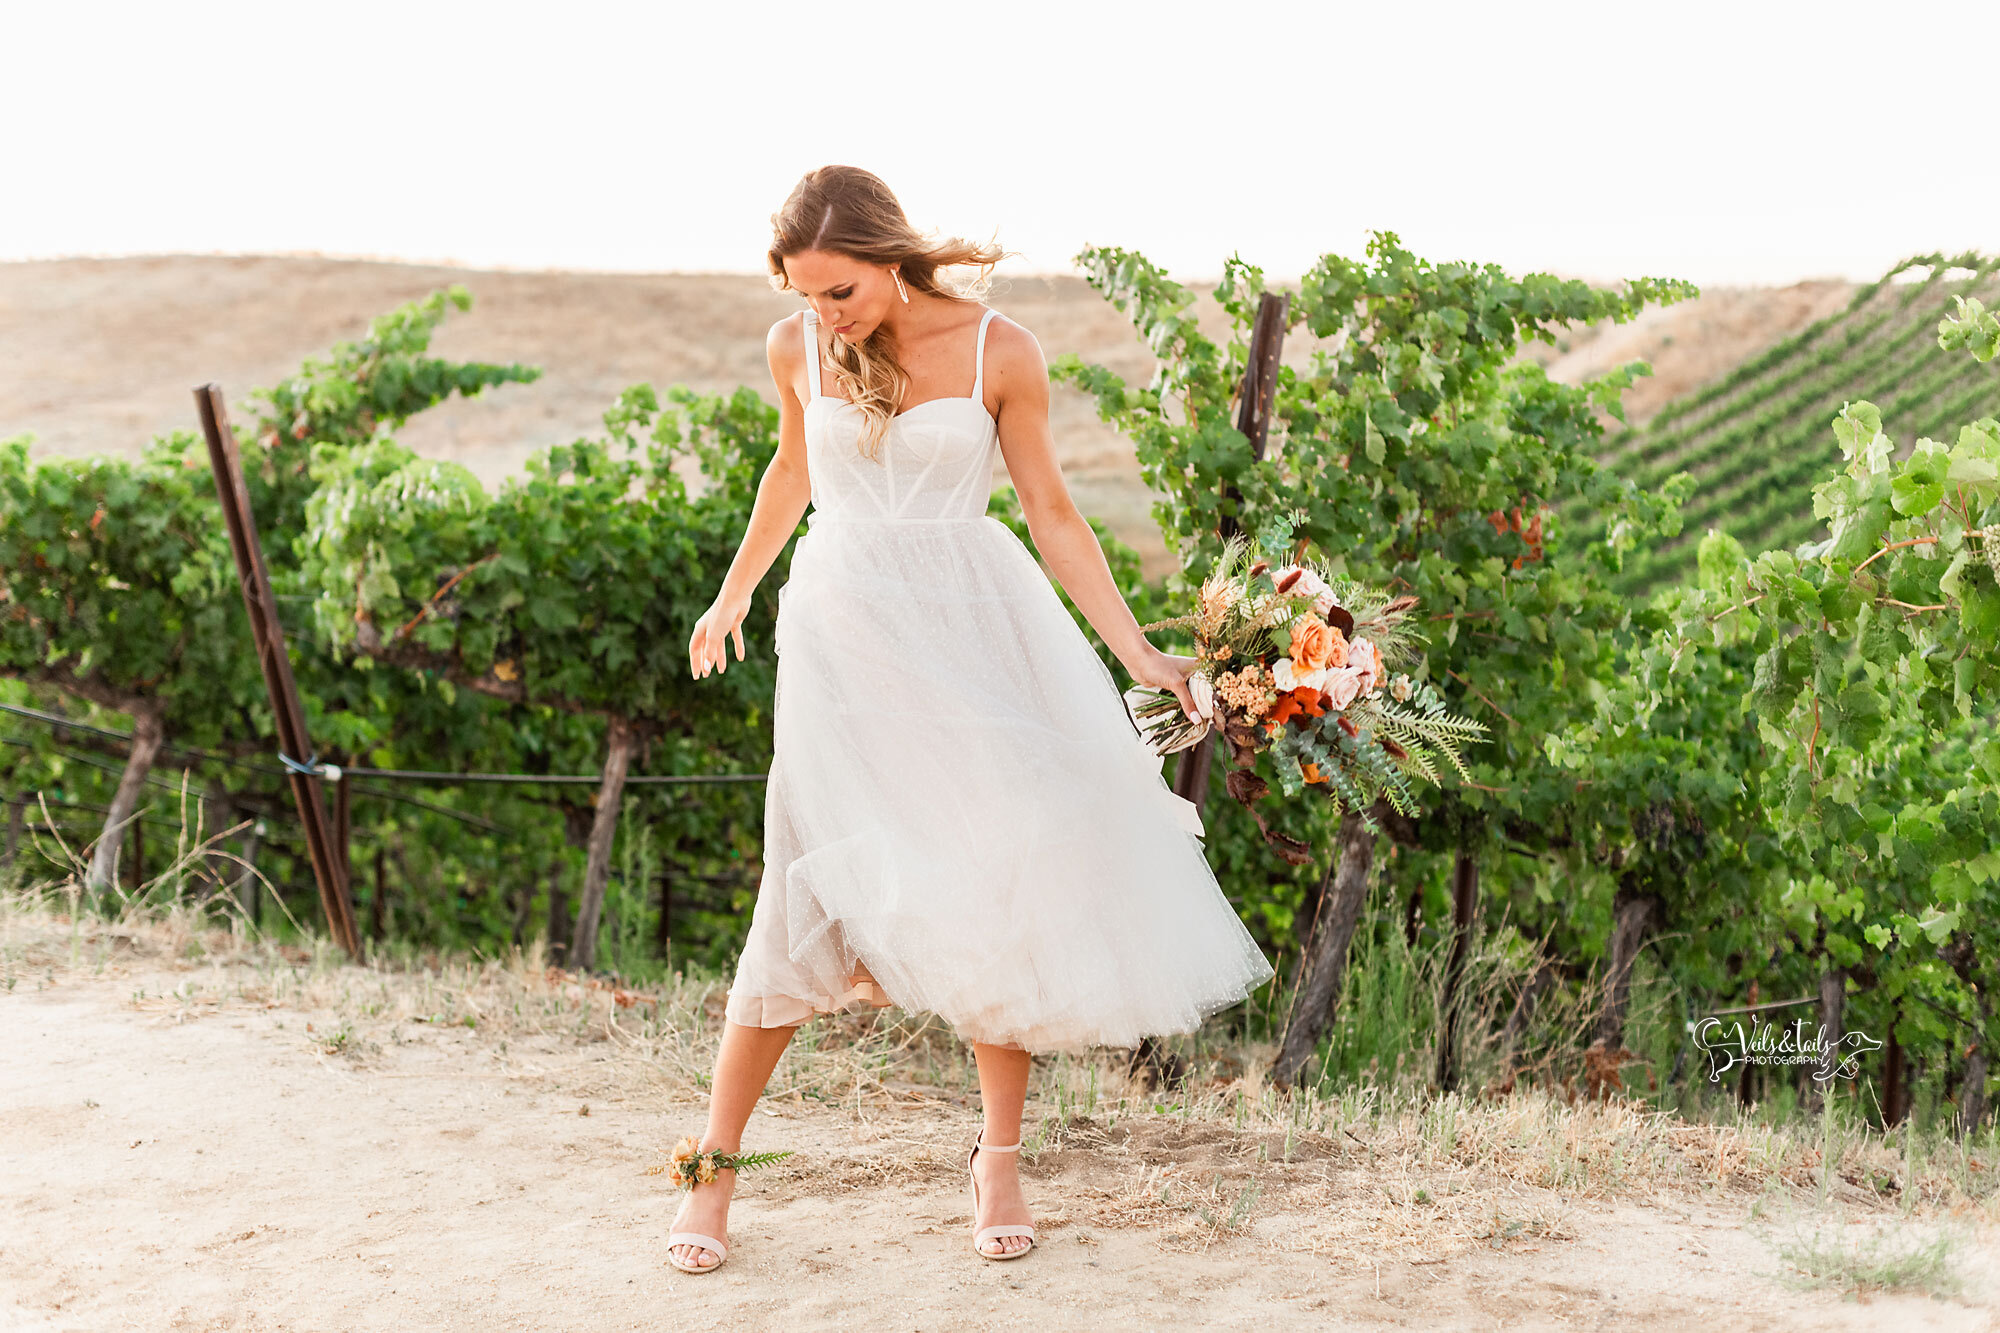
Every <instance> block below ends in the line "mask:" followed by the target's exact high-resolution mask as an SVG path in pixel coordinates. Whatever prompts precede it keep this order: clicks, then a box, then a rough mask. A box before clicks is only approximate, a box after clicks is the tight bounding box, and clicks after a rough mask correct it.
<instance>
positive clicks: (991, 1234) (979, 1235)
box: [972, 1226, 1035, 1245]
mask: <svg viewBox="0 0 2000 1333" xmlns="http://www.w3.org/2000/svg"><path fill="white" fill-rule="evenodd" d="M1002 1236H1026V1237H1027V1238H1028V1239H1029V1240H1033V1239H1034V1238H1035V1229H1034V1228H1033V1227H1024V1226H1002V1227H981V1228H979V1230H978V1231H976V1232H974V1233H973V1236H972V1243H973V1244H974V1245H981V1244H984V1243H985V1242H987V1241H989V1240H997V1239H999V1238H1000V1237H1002Z"/></svg>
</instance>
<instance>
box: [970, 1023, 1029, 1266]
mask: <svg viewBox="0 0 2000 1333" xmlns="http://www.w3.org/2000/svg"><path fill="white" fill-rule="evenodd" d="M972 1058H973V1060H974V1061H975V1062H976V1063H977V1064H978V1066H979V1100H980V1103H981V1104H982V1105H983V1106H984V1107H985V1109H986V1125H985V1128H984V1130H983V1131H982V1132H981V1135H980V1137H981V1139H982V1140H983V1141H984V1142H986V1143H1002V1144H1005V1143H1019V1142H1020V1141H1021V1104H1022V1103H1023V1102H1024V1101H1026V1100H1027V1096H1028V1070H1029V1067H1030V1065H1031V1064H1032V1060H1031V1059H1030V1057H1029V1055H1028V1053H1027V1052H1026V1051H1017V1050H1012V1049H1010V1048H1008V1047H1005V1046H988V1045H985V1044H984V1043H981V1042H974V1043H973V1046H972ZM1020 1160H1021V1157H1020V1154H1019V1153H1011V1152H1005V1153H1003V1152H983V1153H979V1154H978V1155H976V1156H975V1157H974V1158H973V1159H972V1173H973V1175H974V1177H976V1178H977V1179H978V1181H979V1215H978V1216H977V1217H974V1218H973V1219H972V1229H973V1230H974V1231H977V1230H979V1229H980V1228H981V1227H997V1226H1030V1225H1032V1224H1033V1223H1034V1220H1035V1218H1034V1215H1033V1214H1032V1213H1030V1212H1029V1211H1028V1200H1027V1198H1026V1197H1025V1196H1024V1195H1023V1194H1022V1193H1021V1176H1020V1172H1019V1170H1018V1167H1017V1164H1018V1163H1019V1162H1020ZM1027 1245H1028V1238H1027V1237H1026V1236H996V1237H994V1238H993V1239H991V1240H988V1241H987V1242H986V1243H985V1247H984V1248H985V1250H986V1252H987V1253H988V1254H1006V1253H1008V1252H1010V1251H1013V1250H1020V1249H1025V1248H1027Z"/></svg>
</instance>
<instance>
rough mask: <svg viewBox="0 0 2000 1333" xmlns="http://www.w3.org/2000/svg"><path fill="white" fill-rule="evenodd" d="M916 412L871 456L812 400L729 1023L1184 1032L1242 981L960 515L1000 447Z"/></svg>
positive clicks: (1235, 925) (1153, 806)
mask: <svg viewBox="0 0 2000 1333" xmlns="http://www.w3.org/2000/svg"><path fill="white" fill-rule="evenodd" d="M993 314H994V312H993V311H991V310H988V311H987V312H986V313H985V315H984V316H983V317H982V318H981V320H980V323H979V333H978V338H977V342H976V346H975V348H974V351H973V358H972V360H973V385H972V393H971V394H970V395H968V396H966V397H963V398H937V399H932V400H929V401H927V402H922V403H918V404H917V405H916V406H914V407H912V408H909V409H908V410H906V411H905V412H903V413H902V414H901V415H900V416H898V417H897V418H895V420H894V421H893V422H892V423H891V427H890V431H889V434H888V435H887V437H886V438H885V439H884V440H883V441H882V442H881V445H880V457H879V460H870V459H868V458H866V457H864V456H863V455H862V454H861V453H860V451H859V449H858V447H857V444H856V441H857V438H858V436H859V431H860V426H861V413H860V411H859V409H857V408H855V407H854V406H853V405H852V404H851V403H849V402H847V401H846V400H845V399H842V398H837V397H831V396H828V395H825V394H823V393H821V391H820V345H819V339H818V331H817V329H816V328H815V327H814V319H813V316H812V313H811V312H810V311H808V312H807V314H806V321H805V340H806V364H807V366H808V371H807V378H808V383H809V385H810V387H811V391H812V392H811V397H810V399H809V400H808V402H807V403H806V408H805V432H806V451H807V463H808V469H809V472H810V475H811V479H812V502H813V509H812V512H811V513H810V515H809V516H808V518H807V525H808V530H807V531H806V533H805V534H804V535H802V536H801V537H800V538H799V541H798V543H797V545H796V547H795V548H794V555H793V557H792V564H791V572H790V576H789V578H788V579H787V581H786V582H785V583H784V585H783V586H782V587H781V588H780V589H779V594H778V607H779V610H778V618H777V628H776V648H777V653H778V667H777V692H776V700H775V710H774V711H775V716H774V720H773V741H774V747H775V748H774V753H773V757H772V762H771V766H770V776H769V780H768V784H767V787H766V795H765V810H764V869H763V877H762V880H761V883H760V885H759V889H758V894H757V902H756V907H755V911H754V913H753V915H752V918H751V923H750V933H749V938H748V940H747V941H746V943H745V945H744V948H743V953H742V955H741V958H740V959H739V961H738V964H737V969H736V976H735V981H734V984H733V985H732V986H731V987H730V991H729V1000H728V1005H727V1009H726V1013H727V1015H728V1017H729V1018H730V1019H731V1020H733V1021H735V1022H737V1023H743V1024H748V1025H751V1026H758V1027H780V1026H788V1025H791V1024H796V1023H800V1022H803V1021H805V1020H807V1019H809V1018H811V1017H813V1016H814V1015H815V1014H819V1013H827V1012H832V1011H834V1010H837V1009H845V1008H860V1007H863V1006H866V1005H895V1006H896V1007H898V1008H901V1009H904V1010H908V1011H911V1012H920V1011H926V1010H928V1011H930V1012H933V1013H935V1014H937V1015H938V1016H939V1017H940V1018H942V1019H943V1020H944V1021H945V1022H947V1023H949V1024H950V1025H951V1026H952V1028H954V1029H955V1030H956V1031H957V1033H958V1034H959V1035H960V1036H962V1037H963V1038H965V1039H967V1040H971V1041H979V1042H986V1043H990V1044H993V1045H997V1046H1007V1047H1013V1048H1017V1049H1025V1050H1030V1051H1043V1050H1069V1051H1082V1050H1085V1049H1087V1048H1089V1047H1091V1046H1097V1045H1104V1046H1130V1045H1133V1044H1135V1043H1137V1042H1138V1041H1139V1039H1140V1038H1142V1037H1145V1036H1148V1035H1163V1034H1167V1033H1174V1032H1186V1031H1191V1030H1192V1029H1194V1028H1195V1027H1196V1026H1198V1025H1199V1024H1200V1023H1201V1021H1202V1020H1203V1019H1204V1018H1205V1017H1207V1016H1208V1015H1210V1014H1212V1013H1214V1012H1216V1011H1217V1010H1219V1009H1222V1008H1224V1007H1226V1006H1228V1005H1231V1004H1234V1003H1236V1002H1237V1001H1239V1000H1241V999H1243V998H1244V997H1245V996H1246V995H1247V994H1248V993H1249V992H1250V991H1251V990H1252V989H1254V988H1255V987H1256V986H1258V985H1259V984H1260V983H1262V982H1263V981H1265V980H1266V979H1268V978H1269V977H1270V976H1271V974H1272V972H1271V967H1270V964H1269V963H1268V962H1267V961H1266V960H1265V958H1264V956H1263V954H1262V953H1261V952H1260V951H1259V950H1258V948H1257V945H1256V943H1255V941H1253V940H1252V939H1251V937H1250V933H1249V932H1248V931H1247V930H1245V929H1244V927H1243V923H1242V922H1241V921H1240V920H1239V919H1238V918H1237V915H1236V913H1235V911H1234V910H1233V909H1232V908H1231V907H1230V905H1229V902H1228V901H1227V900H1226V899H1225V898H1224V897H1223V894H1222V890H1221V886H1220V885H1218V884H1217V883H1216V879H1215V875H1214V873H1213V872H1212V871H1211V870H1210V869H1209V865H1208V861H1207V859H1206V857H1205V856H1204V854H1203V851H1202V845H1201V842H1200V840H1199V837H1200V834H1201V832H1202V826H1201V819H1200V815H1199V813H1198V812H1197V811H1196V809H1195V808H1194V806H1193V805H1192V804H1191V803H1189V802H1188V801H1186V800H1183V799H1182V798H1181V797H1179V796H1178V795H1176V794H1175V793H1174V791H1173V789H1172V788H1171V787H1169V786H1168V785H1167V782H1166V780H1165V779H1164V778H1163V777H1162V775H1161V772H1160V761H1159V759H1158V758H1157V757H1156V756H1154V755H1153V754H1152V753H1151V752H1150V750H1149V749H1148V748H1147V747H1146V745H1145V743H1144V742H1143V741H1142V740H1141V739H1140V737H1139V734H1138V732H1137V731H1136V729H1135V728H1134V727H1133V725H1132V721H1131V719H1130V718H1129V717H1128V716H1127V714H1126V711H1125V705H1124V701H1123V699H1122V698H1121V697H1120V695H1119V692H1118V687H1117V684H1116V682H1115V681H1114V680H1113V679H1112V676H1111V672H1110V671H1109V670H1108V669H1107V668H1106V667H1105V665H1104V663H1103V662H1102V661H1101V660H1100V659H1099V658H1098V656H1097V654H1096V652H1095V651H1094V650H1092V648H1091V646H1090V644H1089V641H1088V640H1086V639H1085V638H1084V636H1083V633H1082V631H1081V630H1079V629H1078V627H1077V625H1076V622H1075V621H1073V620H1072V619H1071V618H1070V615H1069V613H1068V612H1067V611H1066V610H1065V609H1064V608H1063V604H1062V602H1061V600H1060V599H1059V598H1058V596H1057V594H1056V590H1055V588H1054V586H1053V585H1051V583H1050V582H1049V580H1048V577H1047V576H1046V575H1045V574H1044V573H1043V572H1042V569H1041V567H1040V566H1039V565H1038V564H1037V563H1036V562H1035V559H1034V557H1033V556H1032V555H1031V554H1030V553H1029V552H1028V549H1027V548H1026V547H1025V546H1023V545H1022V544H1021V542H1020V540H1019V539H1018V538H1017V537H1015V535H1014V534H1013V532H1012V531H1010V530H1009V529H1008V528H1007V526H1006V525H1005V524H1003V523H1001V522H1000V521H999V520H998V519H995V518H991V517H988V516H987V515H986V504H987V497H988V493H989V491H990V489H991V477H992V469H993V462H994V458H995V456H996V454H997V453H998V450H999V431H998V428H997V426H996V425H995V423H994V420H993V417H992V416H991V415H990V414H989V413H988V411H987V408H986V403H985V397H984V390H985V353H986V327H987V324H988V323H990V322H991V320H992V318H993Z"/></svg>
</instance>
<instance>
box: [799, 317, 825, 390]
mask: <svg viewBox="0 0 2000 1333" xmlns="http://www.w3.org/2000/svg"><path fill="white" fill-rule="evenodd" d="M816 323H818V317H817V316H815V315H814V314H813V312H812V311H810V310H808V311H806V317H805V319H804V320H803V321H802V322H801V323H800V327H801V328H803V329H804V330H805V332H806V387H807V394H806V401H807V402H809V403H810V402H811V401H812V400H813V399H815V398H818V397H820V396H821V394H820V391H819V334H817V333H816V332H814V331H813V325H814V324H816Z"/></svg>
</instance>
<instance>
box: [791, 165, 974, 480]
mask: <svg viewBox="0 0 2000 1333" xmlns="http://www.w3.org/2000/svg"><path fill="white" fill-rule="evenodd" d="M808 250H825V251H828V252H830V253H833V254H841V255H846V256H847V257H848V258H850V259H854V260H858V261H859V262H861V263H864V264H878V265H889V264H896V265H898V266H899V267H898V269H897V272H898V273H899V274H900V275H901V277H902V279H903V285H904V286H905V287H908V288H910V289H912V290H914V291H920V292H928V293H930V294H931V295H933V296H939V297H943V298H944V299H945V300H947V301H964V302H977V301H979V300H980V299H981V298H983V297H984V296H985V294H986V292H987V291H988V290H989V289H990V288H991V286H992V272H993V266H994V265H995V264H997V263H999V262H1000V260H1001V259H1002V258H1003V257H1005V256H1006V255H1007V254H1009V253H1012V252H1010V251H1007V250H1003V249H1001V248H1000V246H999V244H998V243H997V242H990V241H989V242H982V241H968V240H965V239H963V238H961V237H957V236H947V237H941V238H938V237H926V236H925V235H924V234H923V233H920V232H919V231H917V229H916V228H915V227H913V226H911V225H910V220H909V218H908V217H906V216H905V215H904V213H903V206H902V205H901V204H900V203H898V202H897V201H896V196H895V195H894V194H893V193H892V192H891V191H890V189H889V187H888V186H887V185H885V184H883V182H882V178H881V177H879V176H877V175H876V174H875V173H874V172H872V171H864V170H862V169H861V168H860V167H842V166H829V167H818V168H815V169H814V170H812V171H808V172H807V173H806V174H805V175H804V176H803V177H801V178H800V180H799V183H798V184H797V185H796V186H794V187H793V188H792V193H791V196H790V197H789V198H787V199H786V200H785V205H784V207H783V208H780V209H779V210H778V211H777V212H775V213H773V214H772V215H771V250H770V264H771V274H772V278H771V286H772V287H773V288H774V289H776V290H778V291H781V292H782V291H790V290H792V284H791V280H790V279H789V278H787V277H786V275H785V265H784V260H785V258H786V256H788V255H796V254H803V253H804V252H806V251H808ZM960 265H970V266H976V267H977V269H978V272H977V273H975V274H972V275H971V276H968V277H947V276H945V275H943V274H941V273H940V270H942V269H947V268H952V267H955V266H960ZM828 335H829V337H828V341H829V342H830V344H831V360H832V364H833V378H834V381H835V382H836V383H837V384H839V385H840V388H841V391H842V392H843V393H845V394H846V396H847V399H848V401H850V402H852V403H853V404H854V405H855V406H856V407H857V408H859V409H860V411H861V414H862V417H863V422H862V429H861V438H860V447H861V452H862V454H863V455H864V456H866V457H868V458H871V459H872V458H875V457H876V456H877V452H878V449H879V446H880V444H881V442H882V440H883V439H884V437H886V436H887V435H888V433H889V421H890V419H891V418H892V417H893V416H894V415H895V412H896V404H897V403H899V402H901V401H902V398H903V394H904V392H905V391H906V390H907V389H908V388H909V385H910V376H909V373H908V372H907V371H906V370H904V369H903V364H902V362H901V361H900V360H899V359H898V358H897V348H896V346H895V338H894V336H893V335H892V334H891V333H890V332H889V330H888V328H887V327H886V326H885V325H877V326H876V328H875V329H874V331H873V332H871V333H870V334H869V335H868V336H867V337H866V338H863V339H862V340H861V341H860V342H850V341H849V340H848V339H846V338H844V337H842V336H841V335H840V334H838V333H834V332H833V331H832V330H830V329H829V330H828Z"/></svg>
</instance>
